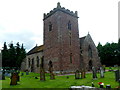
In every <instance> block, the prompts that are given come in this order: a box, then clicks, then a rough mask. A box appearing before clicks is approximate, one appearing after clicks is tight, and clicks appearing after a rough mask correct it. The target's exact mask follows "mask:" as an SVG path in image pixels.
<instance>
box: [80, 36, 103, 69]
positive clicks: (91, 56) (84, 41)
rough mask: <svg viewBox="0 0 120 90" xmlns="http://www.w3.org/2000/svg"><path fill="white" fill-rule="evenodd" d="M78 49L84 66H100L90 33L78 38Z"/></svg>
mask: <svg viewBox="0 0 120 90" xmlns="http://www.w3.org/2000/svg"><path fill="white" fill-rule="evenodd" d="M80 45H81V46H80V49H81V54H82V57H83V62H84V63H85V68H86V69H87V70H91V68H92V66H94V67H96V68H98V66H100V65H101V64H100V59H99V56H98V51H97V48H96V46H95V44H94V41H93V40H92V38H91V36H90V34H88V35H87V36H85V37H82V38H80Z"/></svg>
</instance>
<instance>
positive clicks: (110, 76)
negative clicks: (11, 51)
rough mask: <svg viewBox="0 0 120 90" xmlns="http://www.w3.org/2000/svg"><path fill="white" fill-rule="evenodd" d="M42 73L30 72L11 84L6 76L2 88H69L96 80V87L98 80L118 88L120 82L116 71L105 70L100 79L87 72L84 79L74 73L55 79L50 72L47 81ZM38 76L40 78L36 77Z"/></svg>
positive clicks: (89, 83)
mask: <svg viewBox="0 0 120 90" xmlns="http://www.w3.org/2000/svg"><path fill="white" fill-rule="evenodd" d="M39 76H40V75H39V74H38V73H30V74H29V75H25V73H24V76H21V77H20V82H18V85H15V86H10V78H8V77H6V80H0V83H1V81H2V88H69V87H70V86H80V85H86V86H91V82H94V85H95V87H99V85H98V82H103V83H104V84H105V85H104V87H105V86H106V85H107V84H110V85H111V87H112V88H116V87H117V86H118V85H119V84H118V82H116V81H115V74H114V72H105V78H100V74H97V76H98V79H97V80H93V79H92V74H91V73H89V74H86V78H84V79H78V80H76V79H75V76H74V75H67V76H69V78H66V77H67V76H56V77H55V80H50V77H49V74H46V81H40V77H39ZM35 77H38V79H35Z"/></svg>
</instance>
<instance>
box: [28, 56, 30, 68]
mask: <svg viewBox="0 0 120 90" xmlns="http://www.w3.org/2000/svg"><path fill="white" fill-rule="evenodd" d="M28 66H29V67H30V58H28Z"/></svg>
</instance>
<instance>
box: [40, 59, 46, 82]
mask: <svg viewBox="0 0 120 90" xmlns="http://www.w3.org/2000/svg"><path fill="white" fill-rule="evenodd" d="M40 80H41V81H45V70H44V61H43V57H42V59H41V64H40Z"/></svg>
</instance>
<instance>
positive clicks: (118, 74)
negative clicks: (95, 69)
mask: <svg viewBox="0 0 120 90" xmlns="http://www.w3.org/2000/svg"><path fill="white" fill-rule="evenodd" d="M119 79H120V70H116V71H115V81H117V82H118V81H119Z"/></svg>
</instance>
